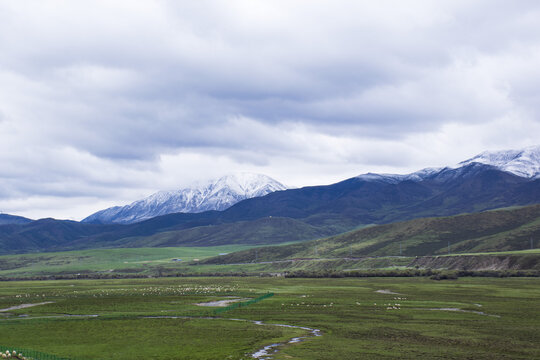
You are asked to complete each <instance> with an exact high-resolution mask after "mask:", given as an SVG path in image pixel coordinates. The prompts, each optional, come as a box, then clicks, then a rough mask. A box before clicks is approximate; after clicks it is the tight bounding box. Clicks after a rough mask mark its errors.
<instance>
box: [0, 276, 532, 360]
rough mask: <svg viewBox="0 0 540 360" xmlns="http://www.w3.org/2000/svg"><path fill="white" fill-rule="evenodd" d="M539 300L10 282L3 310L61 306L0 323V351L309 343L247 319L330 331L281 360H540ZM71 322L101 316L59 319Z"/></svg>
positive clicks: (207, 352) (182, 350)
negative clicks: (232, 305)
mask: <svg viewBox="0 0 540 360" xmlns="http://www.w3.org/2000/svg"><path fill="white" fill-rule="evenodd" d="M378 290H389V291H391V292H395V293H399V294H389V293H380V292H377V291H378ZM268 291H270V292H274V293H275V294H276V295H275V296H274V297H272V298H269V299H266V300H264V301H261V302H259V303H257V304H253V305H251V306H249V307H245V308H241V309H237V310H232V311H230V312H226V313H223V314H221V315H220V318H219V319H206V318H201V317H199V318H176V319H164V318H160V319H155V318H153V319H149V318H145V317H147V316H163V315H167V316H185V315H187V316H200V315H204V314H205V313H210V312H211V309H212V308H201V307H198V306H196V305H194V304H195V303H198V302H202V301H209V300H216V299H226V298H227V297H228V296H239V297H243V298H253V297H256V296H258V295H260V294H263V293H265V292H268ZM538 298H540V279H538V278H512V279H494V278H464V279H459V280H454V281H446V282H445V281H440V282H437V281H433V280H429V279H423V278H399V279H398V278H362V279H331V280H329V279H283V278H219V279H216V278H180V279H177V278H171V279H169V278H167V279H165V278H162V279H134V280H78V281H42V282H39V281H32V282H30V281H27V282H4V283H1V287H0V309H4V308H8V307H11V306H14V305H18V304H21V303H40V302H49V301H50V302H52V303H48V304H44V305H40V306H35V307H30V308H25V309H19V310H13V311H8V312H0V334H1V335H0V343H1V344H2V345H9V346H20V347H25V348H31V349H35V350H39V351H43V352H47V353H51V354H57V355H61V356H66V357H72V358H77V359H111V358H115V359H147V358H151V359H242V358H244V359H245V358H249V356H250V355H249V354H251V353H252V352H254V351H256V350H257V349H260V348H262V347H263V346H264V345H268V344H271V343H273V342H283V341H286V340H287V339H290V338H291V337H293V336H298V335H302V334H305V331H301V330H299V329H290V328H283V327H276V326H260V325H255V324H253V323H250V322H241V321H232V320H231V319H233V318H241V319H249V320H261V321H263V322H265V323H267V324H289V325H301V326H308V327H311V328H317V329H320V330H321V331H322V332H323V336H321V337H315V338H310V339H308V340H306V341H305V342H302V343H298V344H294V345H287V346H284V347H282V348H281V349H280V352H279V353H278V354H277V355H276V356H275V359H358V358H362V359H396V358H400V359H533V358H535V357H537V355H538V354H539V353H540V334H539V332H538V331H537V329H538V328H539V326H540V305H539V304H538V301H537V299H538ZM433 309H460V310H462V311H450V310H433ZM480 312H482V313H480ZM65 314H72V315H99V316H98V317H93V318H76V317H71V318H62V317H57V318H53V317H50V316H63V315H65ZM21 315H25V316H24V317H23V316H21Z"/></svg>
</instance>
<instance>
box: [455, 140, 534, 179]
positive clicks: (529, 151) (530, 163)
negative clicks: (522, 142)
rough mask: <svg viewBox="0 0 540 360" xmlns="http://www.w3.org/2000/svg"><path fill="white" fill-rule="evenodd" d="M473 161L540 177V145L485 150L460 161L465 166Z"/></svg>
mask: <svg viewBox="0 0 540 360" xmlns="http://www.w3.org/2000/svg"><path fill="white" fill-rule="evenodd" d="M473 162H477V163H481V164H486V165H491V166H494V167H496V168H498V169H500V170H502V171H506V172H509V173H512V174H514V175H517V176H521V177H526V178H531V179H536V178H540V146H531V147H527V148H525V149H522V150H503V151H484V152H483V153H481V154H479V155H476V156H475V157H473V158H471V159H469V160H465V161H462V162H460V163H459V166H465V165H468V164H471V163H473Z"/></svg>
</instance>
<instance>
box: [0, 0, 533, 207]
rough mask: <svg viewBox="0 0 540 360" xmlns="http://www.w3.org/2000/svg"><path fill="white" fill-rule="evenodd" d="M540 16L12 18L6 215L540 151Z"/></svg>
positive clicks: (308, 9)
mask: <svg viewBox="0 0 540 360" xmlns="http://www.w3.org/2000/svg"><path fill="white" fill-rule="evenodd" d="M539 16H540V6H539V5H537V3H536V2H530V1H523V2H517V3H516V2H513V3H510V2H506V1H502V0H501V1H475V2H471V1H437V2H433V1H427V0H426V1H422V0H417V1H408V2H402V1H378V2H373V1H339V2H329V1H322V0H320V1H310V2H309V4H308V3H306V2H303V1H257V2H254V1H247V0H245V1H240V0H238V1H235V0H233V1H217V0H216V1H196V2H175V1H164V0H163V1H139V2H136V3H134V2H128V1H115V2H110V1H94V2H92V3H84V2H65V1H40V2H33V1H25V0H22V1H16V2H9V1H4V2H0V163H2V171H1V172H0V184H1V186H0V189H1V190H0V210H1V211H5V212H12V213H18V214H35V215H33V216H34V217H35V216H43V215H44V214H45V213H46V212H47V211H50V213H49V215H50V216H58V217H68V218H72V217H75V218H80V217H84V215H87V214H84V211H85V210H84V209H87V211H88V213H90V212H92V211H95V210H98V209H99V207H100V206H103V204H105V203H106V204H114V203H118V204H121V203H126V202H129V201H130V200H135V199H137V198H139V197H141V196H144V195H148V194H149V193H151V192H152V191H155V190H159V189H164V188H175V187H178V186H182V185H186V184H188V183H190V182H192V181H193V180H197V179H201V178H207V177H215V176H219V175H221V174H223V173H228V172H234V171H241V170H247V171H258V172H262V173H266V174H268V175H271V176H274V177H276V179H278V180H280V181H283V182H285V183H289V184H291V185H294V186H301V185H304V184H306V185H308V184H310V185H313V184H317V183H330V182H334V181H338V180H341V179H344V178H345V177H348V176H354V175H357V174H359V173H362V172H367V171H374V172H375V171H376V172H383V171H384V172H408V171H413V170H416V169H418V168H421V167H426V166H439V165H445V164H450V163H455V162H458V161H460V160H463V159H464V158H467V157H470V156H472V155H474V154H476V153H477V152H480V151H483V150H485V149H498V148H519V147H523V146H526V145H531V144H534V142H535V141H537V140H536V139H535V137H534V134H537V133H538V128H539V120H538V119H540V116H539V115H540V111H539V110H540V106H539V105H538V104H540V102H539V100H540V93H539V91H538V87H537V84H538V82H539V80H540V70H539V69H538V66H537V64H538V63H539V61H540V39H539V37H538V34H539V33H540V25H539V23H538V21H537V19H538V17H539ZM79 201H81V202H82V203H79ZM45 203H48V204H50V206H49V207H48V208H47V207H46V206H44V205H43V204H45ZM75 213H77V214H78V215H73V214H75ZM81 214H82V215H81Z"/></svg>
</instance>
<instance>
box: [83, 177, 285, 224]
mask: <svg viewBox="0 0 540 360" xmlns="http://www.w3.org/2000/svg"><path fill="white" fill-rule="evenodd" d="M285 189H286V187H285V185H283V184H281V183H279V182H278V181H276V180H274V179H272V178H270V177H268V176H266V175H261V174H251V173H238V174H233V175H227V176H223V177H221V178H219V179H217V180H210V181H207V182H204V183H199V184H195V185H194V186H192V187H189V188H185V189H180V190H175V191H160V192H157V193H155V194H153V195H151V196H149V197H147V198H145V199H142V200H138V201H135V202H133V203H131V204H129V205H126V206H115V207H112V208H108V209H105V210H101V211H98V212H96V213H94V214H92V215H90V216H88V217H87V218H85V219H83V220H82V222H86V223H94V224H112V223H117V224H132V223H135V222H139V221H142V220H146V219H150V218H153V217H156V216H160V215H166V214H171V213H178V212H183V213H200V212H204V211H208V210H218V211H220V210H225V209H227V208H229V207H231V206H232V205H234V204H236V203H237V202H239V201H242V200H245V199H249V198H253V197H258V196H264V195H266V194H269V193H271V192H274V191H278V190H285Z"/></svg>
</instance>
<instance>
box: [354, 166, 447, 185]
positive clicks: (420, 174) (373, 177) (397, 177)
mask: <svg viewBox="0 0 540 360" xmlns="http://www.w3.org/2000/svg"><path fill="white" fill-rule="evenodd" d="M441 170H442V168H425V169H422V170H419V171H416V172H413V173H411V174H405V175H401V174H374V173H367V174H363V175H358V176H357V177H356V178H357V179H361V180H365V181H381V182H385V183H389V184H397V183H400V182H402V181H406V180H410V181H421V180H424V179H425V178H427V177H429V176H431V175H433V174H435V173H438V172H440V171H441Z"/></svg>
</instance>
